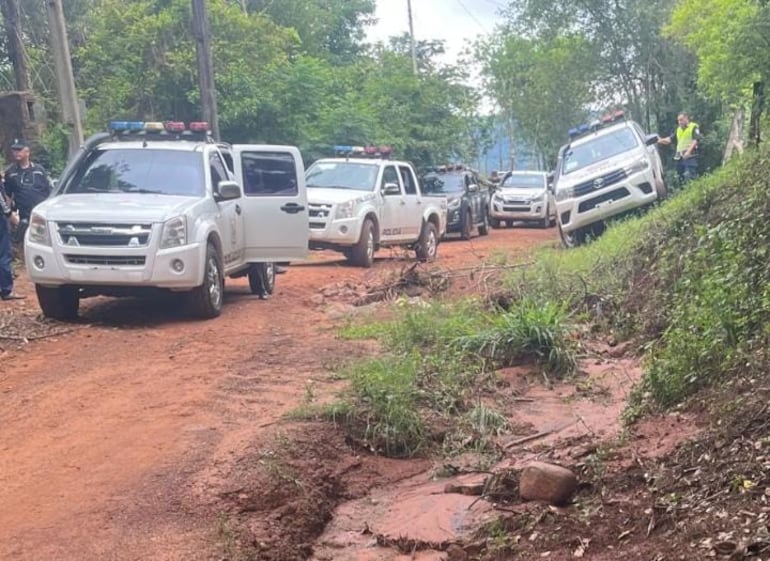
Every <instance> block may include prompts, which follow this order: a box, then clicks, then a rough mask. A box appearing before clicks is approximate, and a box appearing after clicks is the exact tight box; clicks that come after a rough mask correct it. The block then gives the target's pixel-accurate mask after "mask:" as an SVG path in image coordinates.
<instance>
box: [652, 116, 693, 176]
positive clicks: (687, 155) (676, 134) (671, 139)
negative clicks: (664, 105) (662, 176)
mask: <svg viewBox="0 0 770 561" xmlns="http://www.w3.org/2000/svg"><path fill="white" fill-rule="evenodd" d="M676 120H677V125H678V126H677V127H676V129H674V130H673V131H672V132H671V134H669V135H668V136H664V137H661V138H660V139H659V140H658V144H663V145H665V146H668V145H670V144H674V145H675V146H676V154H674V161H675V162H676V173H677V175H678V176H679V183H681V184H684V183H687V182H688V181H690V180H691V179H695V178H696V177H697V176H698V148H699V146H700V141H701V134H700V127H698V125H697V124H696V123H694V122H692V121H690V116H689V115H688V114H687V113H685V112H684V111H682V112H681V113H679V115H677V118H676Z"/></svg>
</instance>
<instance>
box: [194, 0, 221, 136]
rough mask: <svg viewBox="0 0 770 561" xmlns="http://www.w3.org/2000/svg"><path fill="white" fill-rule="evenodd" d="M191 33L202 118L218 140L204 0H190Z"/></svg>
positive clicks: (215, 99) (214, 93) (209, 30)
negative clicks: (195, 58) (195, 57)
mask: <svg viewBox="0 0 770 561" xmlns="http://www.w3.org/2000/svg"><path fill="white" fill-rule="evenodd" d="M192 13H193V35H194V36H195V53H196V55H197V57H198V84H199V87H200V93H201V105H202V106H203V120H204V121H207V122H208V124H209V127H211V134H212V136H213V137H214V140H219V116H218V115H217V92H216V89H215V88H214V64H213V61H212V58H211V27H210V25H209V16H208V12H207V11H206V3H205V0H192Z"/></svg>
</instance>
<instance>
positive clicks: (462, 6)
mask: <svg viewBox="0 0 770 561" xmlns="http://www.w3.org/2000/svg"><path fill="white" fill-rule="evenodd" d="M457 3H458V4H459V5H460V7H461V8H462V9H463V10H465V13H466V14H468V16H470V18H471V19H472V20H473V21H475V22H476V25H478V26H479V27H480V28H481V30H482V31H483V32H484V33H487V28H486V27H484V25H483V24H482V23H481V22H480V21H479V20H478V18H477V17H476V16H474V15H473V13H472V12H471V11H470V10H469V9H468V8H467V7H466V6H465V4H463V3H462V0H457Z"/></svg>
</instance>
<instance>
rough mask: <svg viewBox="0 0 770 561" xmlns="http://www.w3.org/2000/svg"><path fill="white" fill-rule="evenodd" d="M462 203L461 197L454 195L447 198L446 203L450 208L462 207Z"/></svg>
mask: <svg viewBox="0 0 770 561" xmlns="http://www.w3.org/2000/svg"><path fill="white" fill-rule="evenodd" d="M461 203H462V199H460V198H459V197H452V198H451V199H447V201H446V205H447V208H448V209H449V210H454V209H456V208H460V204H461Z"/></svg>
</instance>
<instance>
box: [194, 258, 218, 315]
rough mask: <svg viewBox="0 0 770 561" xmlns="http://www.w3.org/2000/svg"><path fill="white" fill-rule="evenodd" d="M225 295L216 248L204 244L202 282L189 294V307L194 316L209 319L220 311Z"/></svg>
mask: <svg viewBox="0 0 770 561" xmlns="http://www.w3.org/2000/svg"><path fill="white" fill-rule="evenodd" d="M224 297H225V277H224V275H223V274H222V260H221V259H220V257H219V253H218V252H217V248H216V247H214V245H213V244H211V243H209V244H208V245H207V246H206V262H205V265H204V267H203V284H201V285H200V286H198V287H195V288H193V289H192V291H191V292H190V294H189V303H190V308H191V309H192V312H193V314H194V315H195V316H196V317H199V318H203V319H210V318H215V317H217V316H219V314H221V313H222V303H223V302H224Z"/></svg>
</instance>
